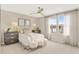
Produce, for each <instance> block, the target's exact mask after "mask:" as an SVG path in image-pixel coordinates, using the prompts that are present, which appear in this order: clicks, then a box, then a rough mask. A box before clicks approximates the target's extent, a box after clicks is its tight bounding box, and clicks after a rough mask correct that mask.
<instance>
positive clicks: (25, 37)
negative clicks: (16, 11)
mask: <svg viewBox="0 0 79 59" xmlns="http://www.w3.org/2000/svg"><path fill="white" fill-rule="evenodd" d="M19 41H20V42H21V43H22V44H23V45H24V46H25V47H26V48H37V47H39V46H45V45H46V44H47V39H45V38H44V35H42V34H36V33H29V34H21V33H20V34H19Z"/></svg>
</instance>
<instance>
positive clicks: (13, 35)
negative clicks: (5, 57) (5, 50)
mask: <svg viewBox="0 0 79 59" xmlns="http://www.w3.org/2000/svg"><path fill="white" fill-rule="evenodd" d="M16 42H18V32H5V33H4V43H5V44H6V45H8V44H12V43H16Z"/></svg>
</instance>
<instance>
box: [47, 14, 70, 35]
mask: <svg viewBox="0 0 79 59" xmlns="http://www.w3.org/2000/svg"><path fill="white" fill-rule="evenodd" d="M48 21H49V22H48V23H49V32H50V33H56V32H58V33H61V34H64V35H66V36H67V35H69V33H70V31H69V30H70V15H69V14H68V15H67V14H66V15H57V16H55V17H52V18H49V20H48Z"/></svg>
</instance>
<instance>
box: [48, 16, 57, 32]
mask: <svg viewBox="0 0 79 59" xmlns="http://www.w3.org/2000/svg"><path fill="white" fill-rule="evenodd" d="M49 27H50V32H56V28H57V19H56V18H55V17H53V18H51V19H50V20H49Z"/></svg>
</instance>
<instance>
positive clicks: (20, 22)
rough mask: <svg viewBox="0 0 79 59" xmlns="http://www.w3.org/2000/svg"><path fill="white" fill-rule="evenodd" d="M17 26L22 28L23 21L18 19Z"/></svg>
mask: <svg viewBox="0 0 79 59" xmlns="http://www.w3.org/2000/svg"><path fill="white" fill-rule="evenodd" d="M18 26H24V19H23V18H18Z"/></svg>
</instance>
